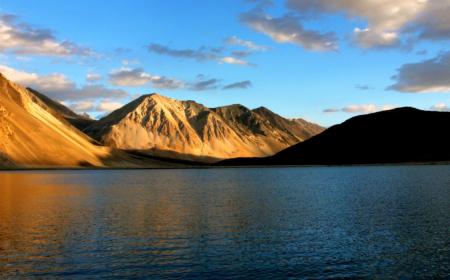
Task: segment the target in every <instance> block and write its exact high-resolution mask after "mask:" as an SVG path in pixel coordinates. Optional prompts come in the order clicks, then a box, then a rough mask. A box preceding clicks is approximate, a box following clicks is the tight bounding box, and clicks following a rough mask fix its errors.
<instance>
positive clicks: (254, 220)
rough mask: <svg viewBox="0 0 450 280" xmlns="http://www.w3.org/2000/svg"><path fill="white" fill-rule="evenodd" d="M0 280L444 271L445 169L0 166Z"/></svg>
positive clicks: (447, 270) (433, 274)
mask: <svg viewBox="0 0 450 280" xmlns="http://www.w3.org/2000/svg"><path fill="white" fill-rule="evenodd" d="M0 182H1V184H0V194H1V195H0V275H1V276H2V278H3V279H22V278H36V279H53V278H65V279H90V278H97V277H101V278H103V279H123V278H130V279H137V278H158V279H159V278H182V279H189V278H192V279H195V278H216V279H230V278H246V279H273V278H297V279H298V278H300V279H315V278H321V279H323V278H355V277H356V278H379V279H385V278H394V279H436V278H445V277H448V275H450V166H448V165H410V166H408V165H404V166H400V165H399V166H358V167H356V166H350V167H286V168H214V169H172V170H163V169H162V170H161V169H160V170H126V171H124V170H71V171H51V170H50V171H3V172H0Z"/></svg>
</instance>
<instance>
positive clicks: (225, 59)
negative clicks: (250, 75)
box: [220, 56, 254, 66]
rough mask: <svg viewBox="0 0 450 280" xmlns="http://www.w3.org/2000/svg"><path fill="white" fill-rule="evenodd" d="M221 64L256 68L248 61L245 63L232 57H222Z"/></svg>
mask: <svg viewBox="0 0 450 280" xmlns="http://www.w3.org/2000/svg"><path fill="white" fill-rule="evenodd" d="M220 62H221V63H226V64H237V65H243V66H254V64H251V63H249V62H248V61H245V60H243V59H239V58H236V57H232V56H226V57H222V58H221V59H220Z"/></svg>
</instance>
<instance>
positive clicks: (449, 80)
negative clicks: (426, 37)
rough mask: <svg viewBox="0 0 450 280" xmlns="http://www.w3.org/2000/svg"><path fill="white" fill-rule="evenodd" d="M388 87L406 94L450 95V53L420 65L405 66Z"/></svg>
mask: <svg viewBox="0 0 450 280" xmlns="http://www.w3.org/2000/svg"><path fill="white" fill-rule="evenodd" d="M392 78H393V79H394V80H395V81H396V82H395V84H393V85H391V86H390V87H388V89H390V90H396V91H400V92H405V93H439V92H441V93H450V52H445V53H441V54H439V55H437V56H436V57H434V58H432V59H428V60H424V61H422V62H418V63H409V64H405V65H403V66H402V67H400V69H399V70H398V74H397V75H395V76H393V77H392Z"/></svg>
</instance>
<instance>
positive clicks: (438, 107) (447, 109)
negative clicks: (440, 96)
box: [430, 102, 450, 112]
mask: <svg viewBox="0 0 450 280" xmlns="http://www.w3.org/2000/svg"><path fill="white" fill-rule="evenodd" d="M430 109H431V110H433V111H439V112H450V107H449V106H448V105H447V104H446V103H444V102H440V103H438V104H435V105H433V106H431V108H430Z"/></svg>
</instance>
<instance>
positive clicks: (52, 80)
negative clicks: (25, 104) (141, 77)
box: [0, 65, 128, 101]
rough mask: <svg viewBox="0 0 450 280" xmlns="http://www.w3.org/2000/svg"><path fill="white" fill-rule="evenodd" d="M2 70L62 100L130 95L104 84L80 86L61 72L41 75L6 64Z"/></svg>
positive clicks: (0, 66)
mask: <svg viewBox="0 0 450 280" xmlns="http://www.w3.org/2000/svg"><path fill="white" fill-rule="evenodd" d="M0 72H1V73H3V74H4V75H5V76H6V78H8V79H10V80H12V81H14V82H16V83H19V84H21V85H23V86H26V87H31V88H33V89H35V90H37V91H39V92H42V93H43V94H45V95H48V96H49V97H51V98H53V99H55V100H60V101H67V100H69V101H74V100H86V99H94V98H102V97H107V98H122V97H126V96H127V95H128V94H127V93H126V92H125V91H123V90H118V89H110V88H106V87H104V86H102V85H84V86H82V87H78V86H77V85H76V84H75V82H73V81H72V80H70V79H69V78H68V77H66V76H65V75H64V74H61V73H52V74H48V75H39V74H37V73H30V72H25V71H20V70H16V69H14V68H11V67H9V66H5V65H0Z"/></svg>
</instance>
